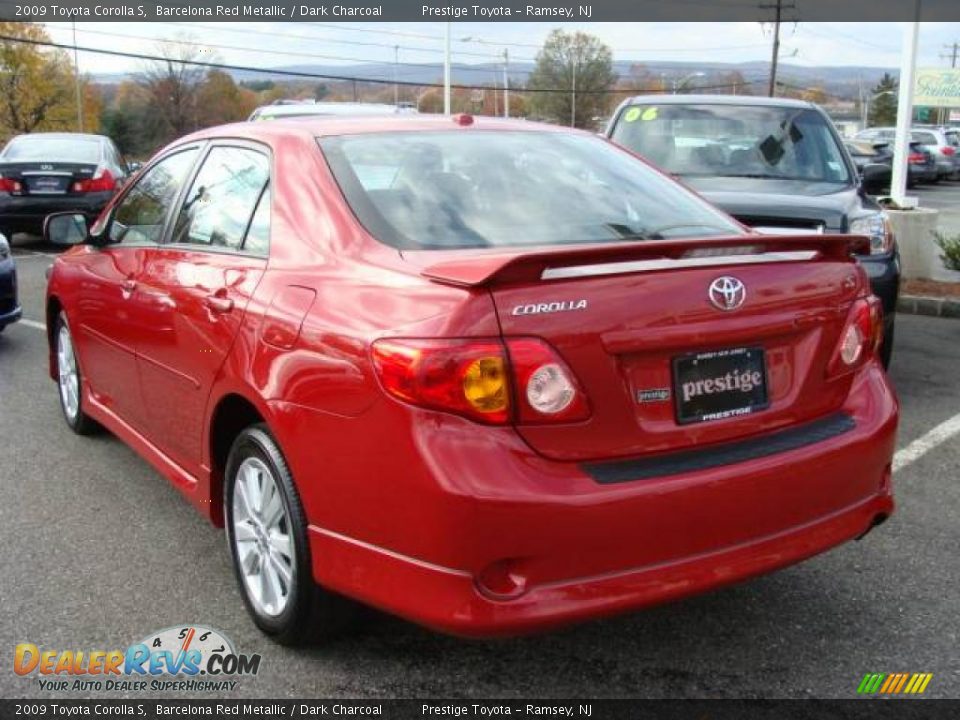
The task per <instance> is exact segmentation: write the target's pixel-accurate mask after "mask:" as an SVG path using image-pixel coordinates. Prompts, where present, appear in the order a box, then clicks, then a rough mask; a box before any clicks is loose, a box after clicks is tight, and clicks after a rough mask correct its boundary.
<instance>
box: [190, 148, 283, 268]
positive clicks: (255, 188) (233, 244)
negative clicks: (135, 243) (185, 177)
mask: <svg viewBox="0 0 960 720" xmlns="http://www.w3.org/2000/svg"><path fill="white" fill-rule="evenodd" d="M269 178H270V163H269V160H268V159H267V156H266V155H264V154H263V153H261V152H258V151H257V150H252V149H250V148H243V147H222V146H217V147H214V148H212V149H211V150H210V152H209V154H208V155H207V157H206V159H205V160H204V161H203V165H202V166H201V167H200V171H199V172H198V173H197V176H196V177H195V178H194V180H193V183H192V184H191V186H190V190H189V191H188V192H187V196H186V199H185V200H184V202H183V207H182V208H181V209H180V214H179V215H178V217H177V221H176V224H175V225H174V228H173V236H172V238H171V242H174V243H179V244H188V245H203V246H207V247H220V248H228V249H231V250H240V249H241V248H242V247H243V238H244V236H245V234H246V232H247V226H248V225H249V224H250V220H251V218H252V216H253V212H254V209H255V208H256V206H257V202H258V201H259V199H260V196H261V194H262V193H263V189H264V187H265V186H266V184H267V181H268V180H269Z"/></svg>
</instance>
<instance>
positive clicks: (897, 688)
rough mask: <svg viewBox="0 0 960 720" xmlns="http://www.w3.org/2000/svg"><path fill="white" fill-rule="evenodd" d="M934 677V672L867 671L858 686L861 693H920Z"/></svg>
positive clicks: (858, 691)
mask: <svg viewBox="0 0 960 720" xmlns="http://www.w3.org/2000/svg"><path fill="white" fill-rule="evenodd" d="M932 679H933V673H867V674H866V675H864V676H863V680H861V681H860V685H858V686H857V693H858V694H860V695H873V694H875V693H879V694H881V695H898V694H900V693H901V692H902V693H903V694H904V695H920V694H922V693H923V692H924V691H926V689H927V685H929V684H930V681H931V680H932Z"/></svg>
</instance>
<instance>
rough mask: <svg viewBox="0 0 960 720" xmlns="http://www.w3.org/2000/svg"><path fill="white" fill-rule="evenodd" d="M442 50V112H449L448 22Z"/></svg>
mask: <svg viewBox="0 0 960 720" xmlns="http://www.w3.org/2000/svg"><path fill="white" fill-rule="evenodd" d="M446 25H447V31H446V34H445V37H444V45H445V48H444V52H443V114H444V115H449V114H450V23H449V22H448V23H447V24H446Z"/></svg>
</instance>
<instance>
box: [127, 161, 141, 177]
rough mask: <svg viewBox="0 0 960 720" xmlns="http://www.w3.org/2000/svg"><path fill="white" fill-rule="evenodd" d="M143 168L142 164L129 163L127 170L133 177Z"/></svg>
mask: <svg viewBox="0 0 960 720" xmlns="http://www.w3.org/2000/svg"><path fill="white" fill-rule="evenodd" d="M142 167H143V163H142V162H128V163H127V169H128V170H129V171H130V174H131V175H133V174H134V173H135V172H136V171H137V170H139V169H140V168H142Z"/></svg>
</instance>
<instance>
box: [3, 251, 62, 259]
mask: <svg viewBox="0 0 960 720" xmlns="http://www.w3.org/2000/svg"><path fill="white" fill-rule="evenodd" d="M13 257H14V258H16V259H17V260H36V259H37V258H47V259H48V260H55V259H56V258H57V257H58V256H57V255H55V254H53V253H42V252H37V251H36V250H14V251H13Z"/></svg>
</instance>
